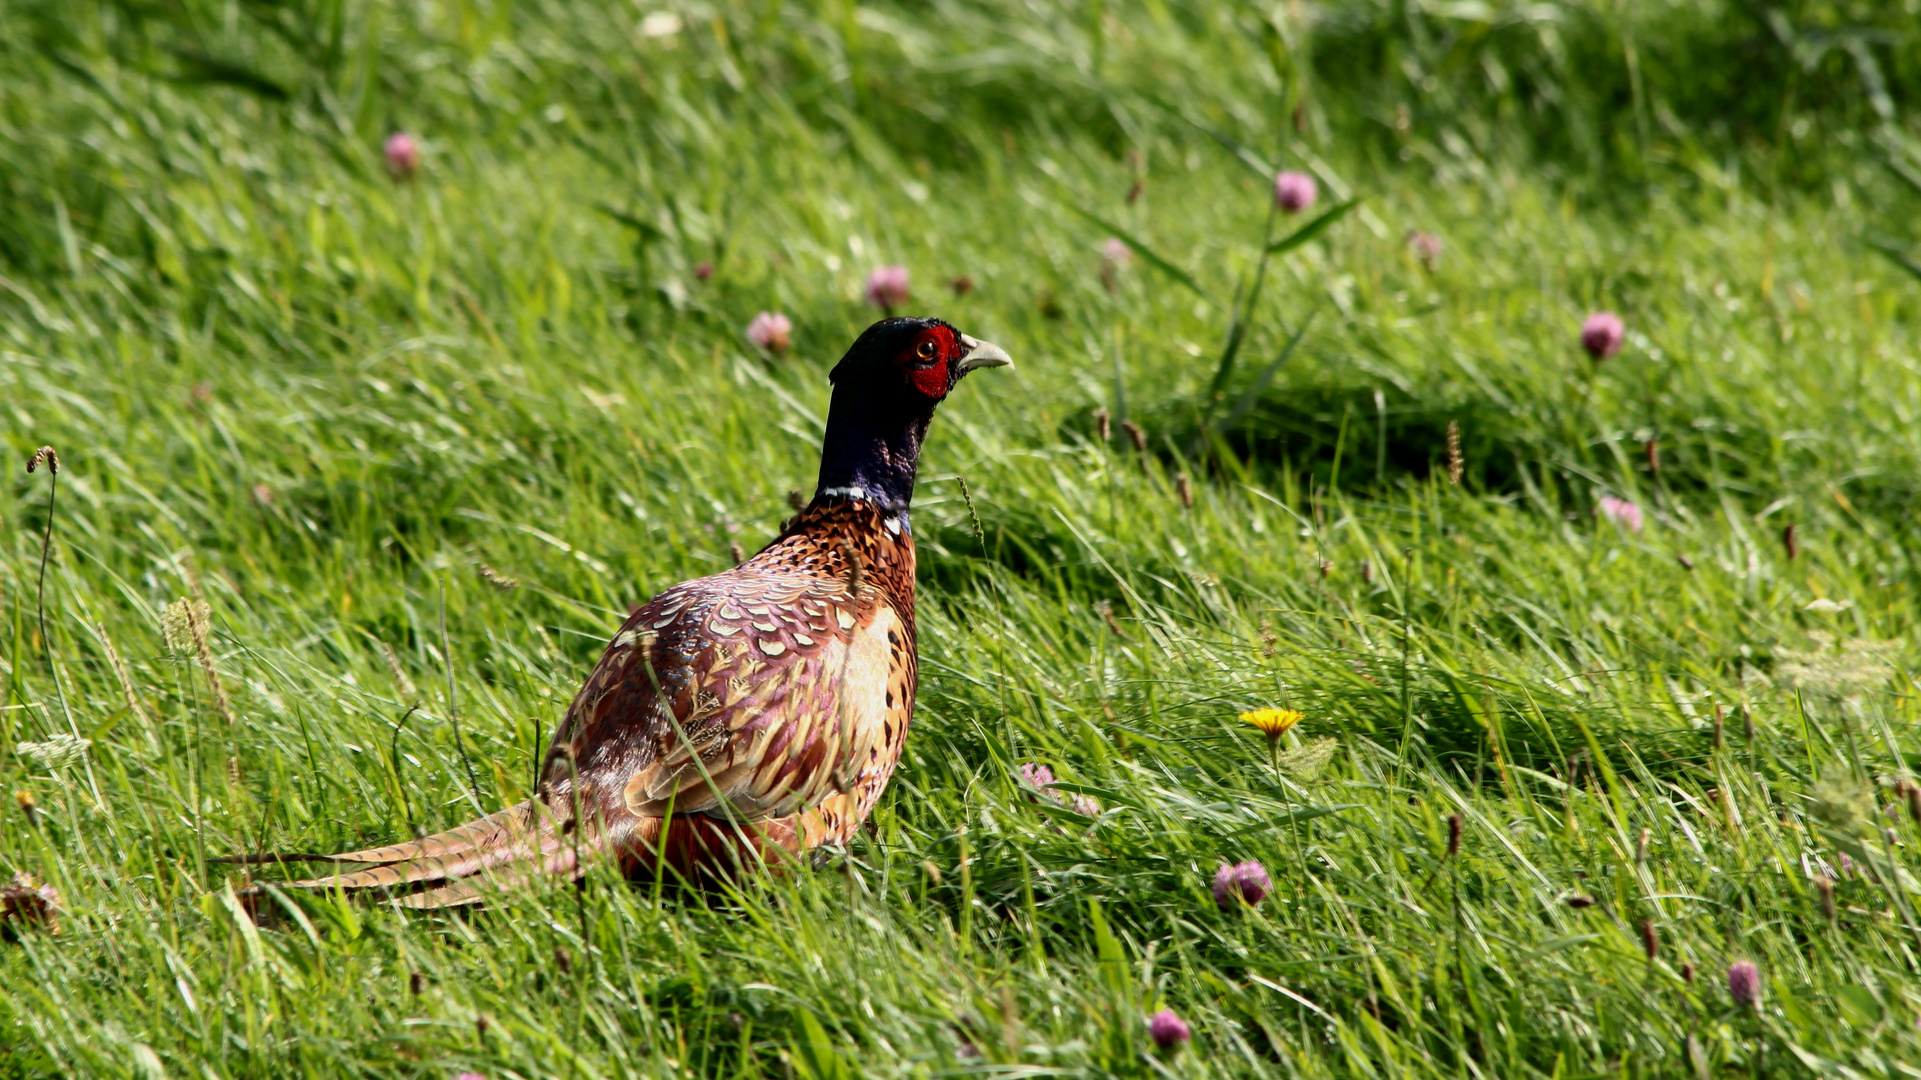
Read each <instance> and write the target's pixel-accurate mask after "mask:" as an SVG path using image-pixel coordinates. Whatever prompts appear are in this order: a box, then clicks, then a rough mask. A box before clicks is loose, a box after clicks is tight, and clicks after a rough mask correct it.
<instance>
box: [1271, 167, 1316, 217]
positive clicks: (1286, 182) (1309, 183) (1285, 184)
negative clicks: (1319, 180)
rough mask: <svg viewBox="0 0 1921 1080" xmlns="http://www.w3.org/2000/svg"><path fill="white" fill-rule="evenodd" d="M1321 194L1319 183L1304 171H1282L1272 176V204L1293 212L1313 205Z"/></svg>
mask: <svg viewBox="0 0 1921 1080" xmlns="http://www.w3.org/2000/svg"><path fill="white" fill-rule="evenodd" d="M1320 195H1321V189H1320V185H1318V184H1316V183H1315V182H1314V178H1313V177H1311V176H1309V175H1307V174H1306V173H1304V172H1293V171H1288V172H1283V173H1281V174H1280V175H1279V176H1276V177H1275V178H1274V205H1275V206H1278V207H1280V208H1281V209H1282V210H1283V211H1285V212H1287V213H1290V214H1295V213H1299V212H1300V211H1302V210H1305V209H1307V208H1308V207H1310V206H1313V205H1314V200H1315V199H1317V198H1319V197H1320Z"/></svg>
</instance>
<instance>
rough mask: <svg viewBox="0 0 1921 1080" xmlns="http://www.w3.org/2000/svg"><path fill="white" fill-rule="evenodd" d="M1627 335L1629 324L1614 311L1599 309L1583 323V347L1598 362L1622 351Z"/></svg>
mask: <svg viewBox="0 0 1921 1080" xmlns="http://www.w3.org/2000/svg"><path fill="white" fill-rule="evenodd" d="M1626 337H1627V324H1626V323H1623V322H1622V321H1621V317H1620V316H1619V315H1616V314H1615V313H1614V312H1612V311H1597V312H1595V313H1594V314H1592V315H1589V316H1588V317H1587V321H1586V322H1584V323H1582V324H1581V348H1583V349H1586V350H1587V354H1588V355H1589V356H1592V357H1593V358H1594V359H1595V360H1596V361H1597V362H1598V361H1601V360H1606V359H1607V358H1608V357H1610V356H1613V355H1614V354H1615V353H1618V352H1620V351H1621V341H1622V340H1623V339H1624V338H1626Z"/></svg>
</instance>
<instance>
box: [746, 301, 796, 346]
mask: <svg viewBox="0 0 1921 1080" xmlns="http://www.w3.org/2000/svg"><path fill="white" fill-rule="evenodd" d="M747 340H749V341H751V342H753V343H754V344H756V345H758V346H760V347H761V348H763V349H766V350H767V351H768V352H770V353H773V354H775V355H776V356H778V355H779V354H781V353H784V352H786V351H787V348H788V346H790V345H792V344H793V343H794V322H793V320H792V319H789V318H788V317H787V316H785V315H782V314H781V313H780V312H778V311H763V312H761V313H760V314H758V315H756V316H754V321H753V322H750V323H748V324H747Z"/></svg>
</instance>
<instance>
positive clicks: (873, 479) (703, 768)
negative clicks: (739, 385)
mask: <svg viewBox="0 0 1921 1080" xmlns="http://www.w3.org/2000/svg"><path fill="white" fill-rule="evenodd" d="M1010 363H1011V361H1010V360H1009V359H1008V356H1007V353H1006V352H1005V351H1003V350H1002V349H1001V348H1000V347H999V346H997V345H993V344H991V343H989V342H985V341H980V340H977V339H975V338H972V337H969V336H967V335H966V334H963V333H960V332H959V331H957V330H955V329H954V328H953V327H952V326H949V325H948V324H947V323H945V322H942V321H940V320H939V319H925V318H915V319H885V320H882V321H881V322H877V323H875V324H874V325H872V326H870V327H868V328H867V330H866V331H865V332H864V333H862V334H861V335H860V337H859V339H857V340H856V341H855V342H854V344H853V346H852V347H851V348H849V349H848V350H847V355H846V356H845V357H843V358H842V359H841V361H840V363H839V364H838V365H837V366H835V368H834V369H833V371H832V372H831V373H830V374H829V376H828V378H829V379H830V380H831V381H832V383H833V400H832V403H831V405H830V406H829V409H828V414H827V432H826V438H825V440H824V444H823V446H822V447H821V463H820V483H819V487H818V489H817V490H816V491H815V493H814V498H813V501H812V502H811V503H810V504H808V506H807V507H806V508H805V509H803V510H802V511H801V512H800V513H799V515H798V516H796V517H795V518H794V519H793V520H792V521H790V522H789V523H788V524H787V525H786V526H785V527H784V528H783V529H782V531H781V534H780V536H779V537H778V538H776V539H775V540H774V541H773V543H771V544H769V545H768V546H767V547H766V548H765V549H763V550H762V551H761V552H760V553H759V554H757V555H755V556H753V557H752V558H750V559H748V560H747V561H746V562H744V563H741V564H740V565H739V566H736V567H734V568H733V569H731V570H727V571H725V572H723V573H719V574H715V575H713V576H711V577H704V578H699V579H697V580H694V581H687V582H682V583H681V584H679V585H675V586H674V587H672V588H670V589H668V590H666V591H665V592H663V593H661V594H660V595H658V596H656V597H654V598H653V600H651V601H649V602H648V603H647V604H645V605H643V606H642V607H640V608H638V609H637V610H635V611H634V613H633V614H632V615H630V616H629V617H628V619H627V621H626V622H625V623H623V624H622V625H621V627H620V631H619V632H618V633H617V634H615V635H614V638H613V640H612V641H611V642H610V643H609V644H608V646H607V649H606V652H605V653H603V654H602V656H601V658H600V662H599V663H598V664H596V665H595V666H594V669H593V672H592V673H591V674H589V675H588V676H587V681H586V683H585V684H584V685H582V687H581V688H580V692H579V693H578V694H577V695H575V697H574V700H573V704H572V705H571V706H569V708H568V710H567V715H566V718H565V720H564V721H562V723H561V725H560V727H559V728H558V729H557V730H556V731H555V733H554V739H553V743H552V744H551V745H550V746H549V747H548V749H547V753H546V757H545V759H544V761H543V763H542V769H541V781H540V786H539V789H538V791H537V792H536V794H535V796H534V798H532V799H529V800H527V801H526V802H523V803H521V804H519V805H518V806H513V807H509V808H507V809H505V810H502V811H500V812H498V813H495V814H490V815H488V816H486V817H483V818H480V819H479V820H477V821H472V822H469V823H468V824H465V825H462V826H460V827H458V828H455V829H451V830H449V831H447V832H443V833H440V834H438V835H435V836H429V837H426V838H424V839H420V840H415V841H412V842H409V843H401V844H394V845H392V846H389V847H379V848H371V849H368V850H365V851H354V852H348V853H345V854H339V855H316V856H254V857H249V859H248V861H254V860H265V859H270V858H298V859H303V860H310V861H329V860H330V861H334V862H339V863H349V864H360V865H361V866H362V867H363V868H361V869H355V870H349V871H346V872H342V873H339V874H335V875H332V876H328V877H319V878H312V879H309V880H304V881H295V882H291V883H289V884H288V885H287V886H284V887H287V888H301V889H334V888H339V889H347V890H385V891H387V893H388V894H389V895H392V896H393V897H394V898H395V899H396V901H397V902H399V903H401V904H404V905H406V906H409V907H421V908H436V907H449V906H454V905H459V904H467V903H473V902H477V901H480V900H483V899H485V898H486V897H487V895H488V894H489V893H490V892H494V891H497V890H501V889H510V888H513V887H515V886H517V885H520V884H523V883H525V882H528V881H530V880H532V879H533V878H534V877H535V876H536V875H538V874H542V873H545V874H552V875H557V876H560V877H562V878H565V879H577V878H579V877H580V875H581V874H583V873H584V872H585V870H586V867H587V865H588V864H589V863H591V862H593V861H594V860H596V859H600V858H607V857H612V858H614V859H616V860H618V863H619V866H620V868H621V870H622V871H623V872H624V873H625V874H626V875H627V876H629V877H643V876H650V875H651V874H656V873H663V872H666V871H671V872H672V873H673V874H674V875H677V876H678V877H679V878H680V879H682V880H688V881H697V880H701V879H708V878H712V877H715V876H721V875H726V874H729V873H732V872H733V871H734V870H735V869H737V868H739V867H742V866H747V865H754V864H778V863H780V862H781V861H783V860H785V859H790V858H792V857H793V856H797V855H799V854H800V853H802V852H804V851H807V850H808V849H811V848H815V847H818V846H820V845H823V844H837V843H843V842H845V841H846V840H847V839H849V838H850V837H851V836H852V835H853V833H854V831H855V830H856V829H858V828H859V827H860V825H861V823H862V822H863V821H865V820H866V818H867V815H868V813H869V812H870V811H872V810H873V808H874V804H875V803H876V802H877V801H878V800H879V799H880V796H881V792H882V791H883V790H885V789H886V787H887V781H888V778H889V777H890V776H891V775H892V774H893V771H894V766H895V764H896V763H897V762H898V761H899V760H900V753H901V747H902V746H903V744H904V743H905V741H906V738H907V728H908V726H909V724H911V723H912V721H913V713H914V692H915V686H916V680H917V671H918V656H917V654H916V652H915V638H914V537H913V532H912V530H911V529H910V528H909V527H908V520H907V508H908V502H909V500H910V499H911V498H912V497H913V493H914V472H915V468H916V465H917V463H918V461H919V457H920V450H921V442H922V440H923V439H924V438H925V437H926V434H927V425H928V422H929V421H930V420H931V419H932V418H933V415H934V409H935V407H936V406H938V405H939V404H940V403H941V401H942V400H943V399H945V398H946V397H947V395H948V394H949V393H950V392H952V391H953V389H954V387H955V385H956V384H957V383H959V381H960V379H961V377H962V376H964V375H966V374H967V373H968V372H969V371H973V370H974V369H976V368H986V367H1005V366H1008V365H1009V364H1010Z"/></svg>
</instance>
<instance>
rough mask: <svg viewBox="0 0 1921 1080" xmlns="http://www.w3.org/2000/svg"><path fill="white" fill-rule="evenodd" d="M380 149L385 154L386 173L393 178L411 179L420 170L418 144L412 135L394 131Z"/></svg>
mask: <svg viewBox="0 0 1921 1080" xmlns="http://www.w3.org/2000/svg"><path fill="white" fill-rule="evenodd" d="M380 149H381V152H382V153H384V154H386V155H387V175H388V176H391V177H393V178H394V179H395V180H412V179H413V178H414V174H415V173H417V172H419V171H420V144H419V143H417V142H415V141H414V137H413V136H412V135H409V134H407V133H406V132H404V131H396V132H394V133H393V134H392V135H389V136H387V141H386V142H385V143H383V144H382V145H381V148H380Z"/></svg>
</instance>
